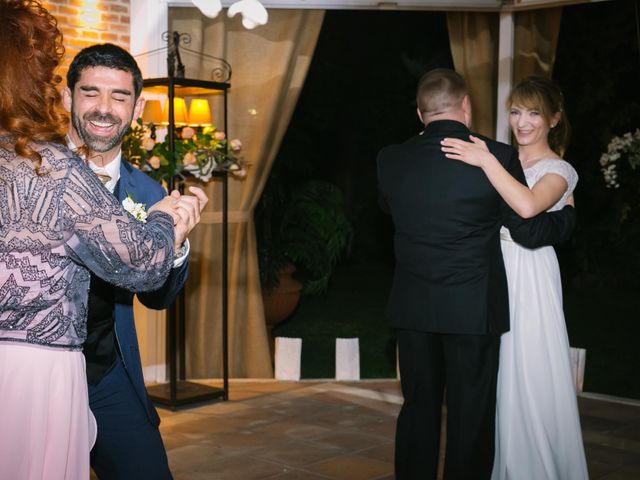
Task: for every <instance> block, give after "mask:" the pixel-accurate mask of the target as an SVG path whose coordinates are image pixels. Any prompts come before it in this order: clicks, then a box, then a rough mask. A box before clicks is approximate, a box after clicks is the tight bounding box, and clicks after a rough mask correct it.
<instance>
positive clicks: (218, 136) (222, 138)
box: [213, 132, 227, 141]
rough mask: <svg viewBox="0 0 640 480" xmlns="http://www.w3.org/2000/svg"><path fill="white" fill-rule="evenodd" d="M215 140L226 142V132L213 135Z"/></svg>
mask: <svg viewBox="0 0 640 480" xmlns="http://www.w3.org/2000/svg"><path fill="white" fill-rule="evenodd" d="M213 138H215V139H216V140H218V141H220V140H224V139H225V138H227V136H226V135H225V133H224V132H216V133H214V134H213Z"/></svg>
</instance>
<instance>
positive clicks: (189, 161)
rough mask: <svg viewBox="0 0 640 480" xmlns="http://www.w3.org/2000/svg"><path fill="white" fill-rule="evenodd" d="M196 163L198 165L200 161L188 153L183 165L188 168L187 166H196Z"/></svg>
mask: <svg viewBox="0 0 640 480" xmlns="http://www.w3.org/2000/svg"><path fill="white" fill-rule="evenodd" d="M196 163H198V159H197V158H196V156H195V155H194V154H193V153H191V152H187V153H186V154H185V156H184V158H183V159H182V164H183V165H184V166H185V167H186V166H187V165H195V164H196Z"/></svg>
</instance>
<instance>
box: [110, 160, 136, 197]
mask: <svg viewBox="0 0 640 480" xmlns="http://www.w3.org/2000/svg"><path fill="white" fill-rule="evenodd" d="M131 168H133V167H131V166H130V165H129V164H128V163H127V162H126V161H125V160H124V159H123V160H122V161H121V162H120V180H118V183H117V185H116V188H115V190H114V192H113V194H114V195H115V196H116V198H117V199H118V200H120V201H121V202H122V201H123V200H124V199H125V198H127V195H128V194H131V195H133V193H134V191H135V186H134V183H133V181H132V179H131ZM133 197H134V198H135V195H133Z"/></svg>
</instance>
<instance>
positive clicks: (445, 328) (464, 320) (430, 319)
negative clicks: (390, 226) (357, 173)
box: [378, 120, 575, 335]
mask: <svg viewBox="0 0 640 480" xmlns="http://www.w3.org/2000/svg"><path fill="white" fill-rule="evenodd" d="M470 134H471V132H470V131H469V130H468V129H467V128H466V127H465V126H464V125H463V124H462V123H460V122H455V121H450V120H440V121H435V122H432V123H429V124H428V125H427V127H426V128H425V130H424V132H423V133H422V134H421V135H417V136H415V137H413V138H410V139H409V140H407V141H406V142H404V143H402V144H399V145H392V146H389V147H386V148H384V149H383V150H382V151H381V152H380V153H379V155H378V182H379V188H380V194H381V195H380V199H381V206H382V207H383V209H385V210H386V211H388V212H389V213H390V214H391V216H392V219H393V223H394V226H395V238H394V248H395V256H396V267H395V273H394V279H393V285H392V288H391V294H390V298H389V303H388V306H387V317H388V319H389V321H390V323H391V325H392V326H393V327H396V328H405V329H413V330H420V331H426V332H436V333H453V334H476V335H479V334H488V333H495V334H499V333H503V332H505V331H507V330H509V303H508V293H507V280H506V274H505V270H504V263H503V260H502V252H501V249H500V236H499V231H500V226H501V225H505V226H506V227H508V228H509V230H510V232H511V236H512V237H513V239H514V240H516V241H517V242H518V243H520V244H522V245H524V246H526V247H528V248H535V247H539V246H542V245H547V244H554V243H559V242H562V241H565V240H566V239H567V238H569V236H570V235H571V233H572V231H573V228H574V226H575V211H574V209H573V208H571V207H567V208H565V209H563V210H562V211H560V212H554V213H548V214H547V213H544V214H540V215H538V216H537V217H535V218H532V219H529V220H524V219H522V218H521V217H519V216H518V215H517V214H515V213H514V212H513V211H512V210H511V209H510V208H509V207H508V206H507V205H506V203H505V202H504V201H503V200H502V198H501V197H500V195H498V193H497V191H496V190H495V189H494V188H493V187H492V186H491V184H490V183H489V181H488V180H487V178H486V176H485V174H484V172H483V171H482V170H481V169H480V168H477V167H473V166H470V165H467V164H465V163H463V162H460V161H456V160H450V159H447V158H446V157H445V156H444V154H443V153H442V151H441V145H440V141H441V140H442V139H443V138H444V137H455V138H461V139H465V140H468V139H469V135H470ZM474 135H477V134H474ZM477 136H480V135H477ZM483 139H484V140H485V141H486V142H487V145H488V146H489V149H490V150H491V152H492V153H493V154H494V155H495V156H496V158H498V160H499V161H500V162H501V163H502V165H503V166H504V167H505V168H506V169H507V170H508V171H509V172H510V173H511V175H513V176H514V177H515V178H516V179H518V180H519V181H520V182H522V183H523V184H525V185H526V182H525V177H524V172H523V171H522V167H521V165H520V161H519V160H518V154H517V152H516V150H515V149H513V148H512V147H510V146H509V145H505V144H502V143H499V142H495V141H493V140H490V139H487V138H483Z"/></svg>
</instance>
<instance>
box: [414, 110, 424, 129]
mask: <svg viewBox="0 0 640 480" xmlns="http://www.w3.org/2000/svg"><path fill="white" fill-rule="evenodd" d="M416 112H417V114H418V118H419V119H420V121H421V122H422V124H423V125H424V117H423V116H422V112H421V111H420V107H418V108H416Z"/></svg>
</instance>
